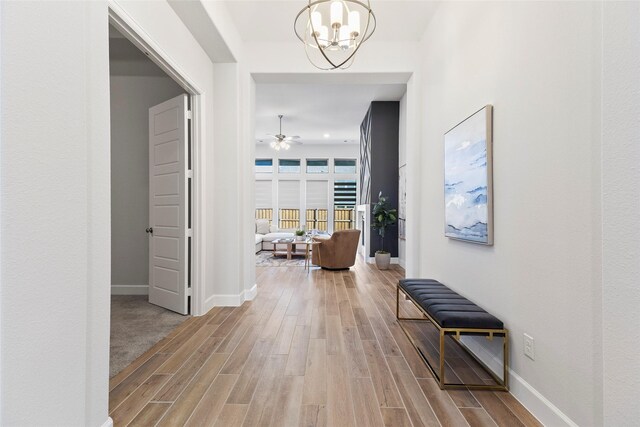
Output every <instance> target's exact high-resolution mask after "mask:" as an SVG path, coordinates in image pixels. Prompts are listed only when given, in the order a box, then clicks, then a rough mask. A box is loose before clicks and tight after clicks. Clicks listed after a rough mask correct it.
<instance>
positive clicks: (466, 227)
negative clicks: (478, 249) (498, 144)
mask: <svg viewBox="0 0 640 427" xmlns="http://www.w3.org/2000/svg"><path fill="white" fill-rule="evenodd" d="M492 116H493V106H491V105H487V106H485V107H484V108H482V109H481V110H479V111H477V112H475V113H474V114H473V115H471V116H470V117H468V118H466V119H465V120H463V121H462V122H461V123H459V124H457V125H456V126H455V127H454V128H453V129H451V130H450V131H449V132H447V133H446V134H445V135H444V203H445V231H444V234H445V236H447V237H450V238H452V239H458V240H464V241H467V242H472V243H479V244H484V245H492V244H493V192H492V170H491V160H492V155H491V154H492V153H491V145H492V124H493V120H492Z"/></svg>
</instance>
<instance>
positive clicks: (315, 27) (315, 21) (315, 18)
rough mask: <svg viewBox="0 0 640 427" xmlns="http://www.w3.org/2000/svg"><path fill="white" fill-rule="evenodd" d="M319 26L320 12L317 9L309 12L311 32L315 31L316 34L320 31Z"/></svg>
mask: <svg viewBox="0 0 640 427" xmlns="http://www.w3.org/2000/svg"><path fill="white" fill-rule="evenodd" d="M320 28H322V14H321V13H320V12H318V11H316V12H311V28H310V30H311V34H313V32H314V31H315V32H316V36H317V35H318V34H319V33H320Z"/></svg>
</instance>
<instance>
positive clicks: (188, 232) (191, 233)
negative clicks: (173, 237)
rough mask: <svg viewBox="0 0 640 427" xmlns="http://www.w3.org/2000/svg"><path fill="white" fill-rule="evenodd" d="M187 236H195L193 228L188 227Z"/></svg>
mask: <svg viewBox="0 0 640 427" xmlns="http://www.w3.org/2000/svg"><path fill="white" fill-rule="evenodd" d="M187 237H193V229H191V228H187Z"/></svg>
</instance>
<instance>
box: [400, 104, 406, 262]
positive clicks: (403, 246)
mask: <svg viewBox="0 0 640 427" xmlns="http://www.w3.org/2000/svg"><path fill="white" fill-rule="evenodd" d="M399 116H400V117H399V124H398V127H399V129H398V166H399V167H402V166H405V169H406V165H407V95H406V94H405V95H404V96H403V97H402V99H400V114H399ZM405 173H406V170H405ZM398 197H400V193H398ZM405 220H406V218H405ZM405 224H406V221H405ZM405 233H406V231H405ZM398 264H400V265H401V266H402V267H403V268H406V266H407V241H406V240H405V239H400V238H398Z"/></svg>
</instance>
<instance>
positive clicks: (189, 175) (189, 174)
mask: <svg viewBox="0 0 640 427" xmlns="http://www.w3.org/2000/svg"><path fill="white" fill-rule="evenodd" d="M187 178H193V171H191V170H188V171H187Z"/></svg>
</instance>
